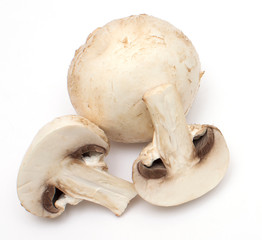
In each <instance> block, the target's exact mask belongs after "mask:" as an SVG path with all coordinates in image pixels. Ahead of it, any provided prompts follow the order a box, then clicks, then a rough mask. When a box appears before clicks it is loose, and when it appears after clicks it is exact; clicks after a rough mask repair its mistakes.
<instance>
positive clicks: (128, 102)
mask: <svg viewBox="0 0 262 240" xmlns="http://www.w3.org/2000/svg"><path fill="white" fill-rule="evenodd" d="M202 74H203V73H202V72H201V69H200V61H199V58H198V54H197V52H196V50H195V48H194V46H193V45H192V43H191V41H190V40H189V39H188V38H187V37H186V36H185V35H184V34H183V33H182V32H181V31H180V30H178V29H177V28H175V27H174V26H172V25H171V24H169V23H168V22H166V21H163V20H160V19H158V18H155V17H152V16H148V15H145V14H143V15H138V16H130V17H127V18H123V19H118V20H114V21H112V22H110V23H108V24H106V25H105V26H103V27H101V28H97V29H96V30H95V31H94V32H93V33H91V34H90V35H89V36H88V38H87V40H86V43H85V44H84V45H83V46H81V47H80V48H79V49H78V50H77V51H76V53H75V57H74V59H73V61H72V63H71V66H70V68H69V71H68V91H69V95H70V98H71V102H72V104H73V106H74V108H75V109H76V111H77V113H78V114H80V115H81V116H84V117H86V118H88V119H90V120H91V121H92V122H94V123H95V124H97V125H98V126H99V127H101V128H102V129H103V130H104V131H105V133H106V134H107V136H108V137H109V138H110V139H112V140H114V141H119V142H130V143H131V142H145V141H150V140H151V139H152V136H153V125H152V121H151V118H150V114H149V113H148V111H147V108H146V105H145V103H144V102H143V101H142V97H143V95H144V93H145V92H146V91H147V90H149V89H151V88H153V87H156V86H158V85H160V84H165V83H173V84H175V85H176V87H177V90H178V92H179V94H180V97H181V103H182V107H183V113H185V114H186V113H187V112H188V110H189V108H190V107H191V104H192V102H193V100H194V97H195V95H196V93H197V90H198V87H199V83H200V79H201V76H202Z"/></svg>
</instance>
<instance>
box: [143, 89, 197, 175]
mask: <svg viewBox="0 0 262 240" xmlns="http://www.w3.org/2000/svg"><path fill="white" fill-rule="evenodd" d="M143 100H144V102H145V103H146V105H147V108H148V110H149V113H150V115H151V119H152V122H153V125H154V129H155V133H154V144H155V145H156V146H157V148H158V151H159V154H160V156H161V159H162V161H163V162H164V164H165V166H166V167H167V168H172V169H173V168H175V169H177V170H178V169H180V168H182V167H184V165H185V164H187V163H190V162H192V156H194V145H193V143H192V137H191V134H190V133H189V130H188V125H187V123H186V118H185V115H184V110H183V107H182V104H181V100H180V96H179V93H178V91H177V89H176V87H175V85H173V84H165V85H160V86H158V87H156V88H154V89H153V90H149V91H148V92H147V93H146V94H145V95H144V97H143Z"/></svg>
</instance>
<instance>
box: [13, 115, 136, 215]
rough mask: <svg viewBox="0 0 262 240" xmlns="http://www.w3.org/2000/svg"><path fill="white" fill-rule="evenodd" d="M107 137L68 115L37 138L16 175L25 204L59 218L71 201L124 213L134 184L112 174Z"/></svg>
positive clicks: (87, 123)
mask: <svg viewBox="0 0 262 240" xmlns="http://www.w3.org/2000/svg"><path fill="white" fill-rule="evenodd" d="M108 151H109V144H108V139H107V137H106V135H105V134H104V132H103V131H102V130H101V129H99V128H98V127H97V126H96V125H94V124H93V123H91V122H90V121H88V120H87V119H85V118H83V117H80V116H64V117H60V118H57V119H55V120H54V121H52V122H50V123H48V124H47V125H46V126H44V127H43V128H42V129H41V130H40V131H39V132H38V134H37V135H36V137H35V138H34V140H33V142H32V144H31V146H30V147H29V149H28V151H27V153H26V155H25V157H24V159H23V162H22V164H21V166H20V170H19V174H18V179H17V192H18V197H19V199H20V201H21V204H22V205H23V206H24V207H25V209H26V210H28V211H29V212H31V213H33V214H35V215H37V216H41V217H50V218H54V217H57V216H58V215H60V214H61V213H62V212H63V211H64V209H65V206H66V204H67V203H69V204H72V205H76V204H77V203H79V202H80V201H81V200H87V201H91V202H95V203H98V204H100V205H103V206H105V207H107V208H108V209H110V210H111V211H112V212H113V213H115V214H116V215H117V216H119V215H121V214H122V213H123V212H124V210H125V209H126V207H127V204H128V203H129V201H130V200H131V199H132V198H133V197H135V195H136V191H135V189H134V186H133V184H132V183H130V182H128V181H125V180H123V179H119V178H117V177H114V176H112V175H110V174H108V173H107V171H106V170H107V166H106V164H105V162H104V156H105V155H107V153H108Z"/></svg>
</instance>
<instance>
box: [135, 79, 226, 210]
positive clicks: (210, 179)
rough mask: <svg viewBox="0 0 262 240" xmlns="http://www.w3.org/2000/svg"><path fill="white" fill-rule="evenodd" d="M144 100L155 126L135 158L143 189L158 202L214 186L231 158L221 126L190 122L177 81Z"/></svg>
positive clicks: (187, 196) (148, 198)
mask: <svg viewBox="0 0 262 240" xmlns="http://www.w3.org/2000/svg"><path fill="white" fill-rule="evenodd" d="M143 100H144V102H145V103H146V105H147V108H148V110H149V112H150V115H151V118H152V122H153V125H154V130H155V132H154V137H153V141H152V142H151V143H150V144H149V145H148V146H147V147H146V148H145V149H144V150H143V151H142V152H141V154H140V155H139V157H138V159H137V160H136V161H135V162H134V164H133V181H134V183H135V188H136V190H137V192H138V194H139V195H140V196H141V197H142V198H143V199H145V200H146V201H148V202H150V203H152V204H154V205H158V206H175V205H179V204H182V203H185V202H188V201H191V200H193V199H196V198H198V197H200V196H202V195H203V194H205V193H207V192H208V191H210V190H211V189H213V188H214V187H215V186H216V185H217V184H218V183H219V182H220V181H221V179H222V178H223V176H224V175H225V172H226V170H227V167H228V162H229V151H228V148H227V145H226V142H225V140H224V137H223V136H222V134H221V132H220V131H219V130H218V129H217V128H216V127H214V126H211V125H187V123H186V118H185V116H184V112H183V108H182V105H181V101H180V96H179V94H178V91H177V90H176V87H175V85H173V84H164V85H160V86H158V87H156V88H154V89H152V90H149V91H148V92H146V94H145V95H144V97H143Z"/></svg>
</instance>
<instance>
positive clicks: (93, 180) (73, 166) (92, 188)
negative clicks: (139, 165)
mask: <svg viewBox="0 0 262 240" xmlns="http://www.w3.org/2000/svg"><path fill="white" fill-rule="evenodd" d="M55 183H56V184H55V185H56V187H57V188H58V189H59V190H60V191H62V192H64V193H65V194H66V195H68V196H70V197H73V198H77V199H83V200H87V201H91V202H94V203H98V204H100V205H102V206H104V207H106V208H108V209H110V210H111V211H112V212H113V213H115V214H116V215H117V216H120V215H121V214H122V213H123V212H124V210H125V209H126V207H127V204H128V203H129V201H130V200H131V199H132V198H133V197H134V196H135V195H136V191H135V189H134V187H133V184H132V183H130V182H128V181H125V180H123V179H120V178H117V177H115V176H112V175H110V174H108V173H107V172H105V171H103V170H101V169H97V168H92V167H90V166H88V165H86V164H85V163H84V162H81V161H79V160H75V161H73V162H72V160H68V161H66V159H65V161H64V163H63V167H62V169H61V172H60V173H59V174H58V176H57V177H56V179H55Z"/></svg>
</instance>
